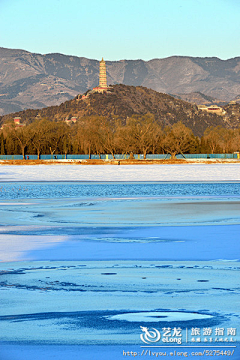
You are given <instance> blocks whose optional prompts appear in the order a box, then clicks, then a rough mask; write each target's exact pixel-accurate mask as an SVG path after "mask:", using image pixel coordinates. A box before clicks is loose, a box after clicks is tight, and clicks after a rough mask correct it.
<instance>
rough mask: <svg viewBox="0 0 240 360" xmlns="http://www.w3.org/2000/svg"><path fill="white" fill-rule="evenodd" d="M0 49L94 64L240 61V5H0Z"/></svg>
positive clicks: (108, 0)
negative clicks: (59, 55) (102, 61)
mask: <svg viewBox="0 0 240 360" xmlns="http://www.w3.org/2000/svg"><path fill="white" fill-rule="evenodd" d="M0 18H1V21H0V47H5V48H12V49H23V50H27V51H30V52H35V53H41V54H47V53H62V54H66V55H75V56H80V57H86V58H90V59H101V58H102V57H104V59H105V60H112V61H114V60H116V61H117V60H123V59H143V60H150V59H154V58H165V57H169V56H174V55H178V56H194V57H196V56H198V57H212V56H215V57H218V58H220V59H223V60H224V59H229V58H233V57H237V56H240V41H239V35H240V20H239V19H240V0H86V1H83V0H40V1H36V0H0Z"/></svg>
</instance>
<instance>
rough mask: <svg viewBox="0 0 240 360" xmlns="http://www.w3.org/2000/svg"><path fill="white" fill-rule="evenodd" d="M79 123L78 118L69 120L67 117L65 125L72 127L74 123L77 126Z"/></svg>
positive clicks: (73, 117)
mask: <svg viewBox="0 0 240 360" xmlns="http://www.w3.org/2000/svg"><path fill="white" fill-rule="evenodd" d="M76 122H77V118H76V117H75V116H72V117H71V119H69V118H68V117H66V119H65V123H66V124H67V125H71V124H72V123H73V124H75V123H76Z"/></svg>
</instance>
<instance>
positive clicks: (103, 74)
mask: <svg viewBox="0 0 240 360" xmlns="http://www.w3.org/2000/svg"><path fill="white" fill-rule="evenodd" d="M108 90H109V86H107V71H106V63H105V61H104V60H103V58H102V60H101V61H100V63H99V85H98V86H96V87H94V88H93V89H92V90H90V91H88V92H87V94H86V95H78V99H79V100H84V99H87V98H88V97H89V95H90V94H93V93H96V92H98V93H101V94H103V93H104V92H108Z"/></svg>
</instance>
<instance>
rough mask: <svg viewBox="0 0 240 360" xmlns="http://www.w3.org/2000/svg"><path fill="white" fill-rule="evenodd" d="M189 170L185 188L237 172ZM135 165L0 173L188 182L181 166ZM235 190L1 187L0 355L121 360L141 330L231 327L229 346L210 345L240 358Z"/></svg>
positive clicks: (137, 345)
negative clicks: (196, 180)
mask: <svg viewBox="0 0 240 360" xmlns="http://www.w3.org/2000/svg"><path fill="white" fill-rule="evenodd" d="M189 166H191V170H194V171H196V174H197V175H196V174H195V173H194V171H192V173H191V174H190V173H188V171H189V170H188V169H190V167H188V166H187V167H185V170H184V171H185V172H186V174H187V173H188V179H187V180H192V179H194V178H195V175H196V176H198V177H200V179H203V180H204V179H207V178H208V179H210V180H216V178H214V177H213V175H215V174H216V176H217V177H218V179H219V180H229V179H232V180H238V174H239V172H238V171H239V170H238V169H239V167H237V166H238V165H234V166H233V167H231V165H230V164H228V165H226V166H227V167H222V165H221V169H222V170H218V169H220V168H218V166H217V165H210V166H206V168H205V165H197V167H195V166H194V165H189ZM212 166H213V167H212ZM110 168H111V169H110ZM119 168H122V170H121V169H120V170H119ZM144 168H145V169H146V170H143V172H142V175H141V174H140V173H138V174H137V173H136V170H137V169H138V167H134V166H133V167H129V168H127V167H114V166H112V167H110V166H104V167H102V169H101V167H96V170H94V171H93V170H91V168H90V167H81V166H75V167H74V166H64V167H61V166H56V167H51V166H50V167H49V166H46V167H44V166H42V167H32V170H31V169H30V167H28V168H24V169H22V170H21V167H3V166H2V167H1V168H0V170H2V171H3V169H4V172H5V174H2V179H5V180H4V181H9V179H10V178H11V177H12V179H13V181H17V180H19V179H25V180H26V179H27V180H30V181H36V180H44V181H47V179H48V180H53V178H52V176H54V180H57V179H59V178H60V177H61V179H64V181H65V180H66V177H67V175H68V174H69V179H71V180H74V179H77V180H80V181H82V180H84V179H85V180H87V181H88V180H89V181H90V180H91V179H94V180H98V179H101V181H102V180H103V179H105V180H107V179H108V177H109V179H110V177H111V176H113V178H114V179H116V178H117V176H116V174H117V172H118V174H119V178H120V179H123V180H124V178H125V179H127V177H129V176H131V177H132V179H135V180H136V178H137V177H138V179H137V180H141V179H147V180H146V181H150V177H148V175H149V172H150V173H152V175H153V177H154V176H155V179H156V178H157V176H159V177H158V179H160V181H162V180H163V181H164V179H167V178H168V176H169V179H170V178H171V180H172V179H173V178H174V177H175V178H176V179H177V180H178V181H182V180H183V178H184V176H185V174H184V172H182V170H179V169H180V168H179V167H178V166H175V167H171V166H170V167H167V168H166V169H168V171H166V172H165V170H164V169H165V167H164V166H159V167H158V166H156V167H155V168H154V169H155V170H154V169H153V168H151V167H144ZM45 169H49V170H45ZM56 169H59V174H57V170H56ZM64 169H65V170H64ZM66 169H67V170H66ZM104 169H105V170H104ZM161 169H162V173H160V172H159V170H161ZM182 169H184V168H182ZM200 169H203V171H202V173H201V174H200V173H199V171H200ZM204 169H206V170H204ZM211 169H212V170H214V171H213V172H212V170H211ZM23 170H24V171H25V173H24V171H23ZM173 170H174V171H173ZM207 170H209V171H210V172H209V171H207ZM14 171H15V172H14ZM104 171H105V173H104ZM137 171H138V170H137ZM154 171H155V172H154ZM111 172H112V174H111ZM220 173H221V174H220ZM154 174H155V175H154ZM7 177H8V180H7ZM119 178H118V179H117V180H119ZM135 180H133V181H135ZM124 181H125V180H124ZM239 186H240V185H239V183H238V182H235V183H225V184H223V183H221V184H219V183H212V184H205V183H204V184H200V183H194V184H189V183H188V184H181V183H177V184H176V183H171V184H170V183H165V184H164V183H162V184H161V183H156V184H143V183H142V184H140V183H136V184H132V185H130V184H129V183H126V185H122V184H121V183H115V184H113V183H109V184H106V183H101V184H99V185H98V184H96V183H95V185H93V184H92V183H89V184H86V183H78V184H76V183H73V182H72V183H59V182H58V183H55V184H52V183H32V184H30V183H14V184H11V183H8V184H5V183H3V182H2V184H1V186H0V198H1V201H0V202H2V206H1V203H0V224H1V226H0V254H1V259H2V261H5V262H2V263H0V305H1V306H0V334H1V340H0V341H1V343H0V359H1V360H30V359H31V360H32V359H36V360H43V359H49V360H51V359H57V360H62V359H70V360H73V359H74V360H75V359H81V360H82V359H84V360H85V359H87V360H88V359H94V360H95V359H96V360H97V359H100V360H101V359H107V360H108V359H109V360H110V359H111V360H112V359H117V360H118V359H122V358H125V356H124V355H123V351H131V350H132V351H136V352H137V353H138V352H141V350H142V349H141V345H142V344H143V343H142V342H141V339H140V334H141V328H140V326H145V327H149V328H150V330H151V328H152V327H153V328H159V330H161V329H162V328H163V327H171V328H173V327H181V328H182V329H185V328H188V329H189V335H190V331H191V328H192V327H193V328H195V327H196V328H200V329H201V331H203V328H206V327H211V328H212V329H213V332H214V331H215V329H216V328H224V329H227V328H236V329H237V335H236V336H234V340H233V342H232V343H230V342H226V341H225V342H224V341H223V342H221V343H214V344H213V345H216V346H215V348H219V347H220V345H223V346H230V345H232V346H237V348H235V353H234V355H233V356H231V359H234V360H239V358H240V354H239V335H240V334H239V331H238V330H239V329H238V327H239V318H240V312H239V296H240V287H239V270H240V266H239V261H238V260H239V254H240V241H239V237H240V235H239V234H240V216H239V213H240V211H239V210H240V201H239V196H240V191H239ZM219 259H222V260H221V261H218V260H219ZM13 260H18V261H17V262H10V261H13ZM19 260H21V261H19ZM29 260H31V261H29ZM213 260H214V261H213ZM229 260H230V261H229ZM159 314H160V316H162V317H157V318H156V315H157V316H158V315H159ZM149 315H151V316H152V317H151V318H149ZM129 320H131V321H129ZM150 320H151V321H150ZM201 341H202V343H201V345H203V346H205V345H206V346H207V345H208V346H210V345H211V344H210V342H208V343H204V340H203V339H202V340H201ZM144 345H146V344H144ZM184 345H186V337H185V335H184V336H183V346H184ZM195 345H196V344H195ZM197 345H198V344H197ZM167 346H168V348H165V349H160V350H161V351H166V350H168V351H170V350H172V346H171V344H170V345H168V344H167ZM196 349H197V348H196ZM160 350H159V349H158V350H157V351H160ZM178 350H179V351H185V350H186V349H184V348H179V349H178ZM200 350H201V349H200ZM171 358H176V359H177V358H178V359H179V356H178V357H174V356H173V357H171ZM188 358H189V359H194V358H196V357H193V356H191V355H190V354H189V355H188ZM201 358H202V359H205V358H206V359H207V358H208V357H204V356H201Z"/></svg>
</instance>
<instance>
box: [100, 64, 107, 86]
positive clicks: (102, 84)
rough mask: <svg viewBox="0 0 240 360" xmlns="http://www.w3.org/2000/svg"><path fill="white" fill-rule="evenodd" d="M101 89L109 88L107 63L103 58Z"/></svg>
mask: <svg viewBox="0 0 240 360" xmlns="http://www.w3.org/2000/svg"><path fill="white" fill-rule="evenodd" d="M99 87H101V88H107V73H106V63H105V61H104V60H103V58H102V60H101V61H100V64H99Z"/></svg>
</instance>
